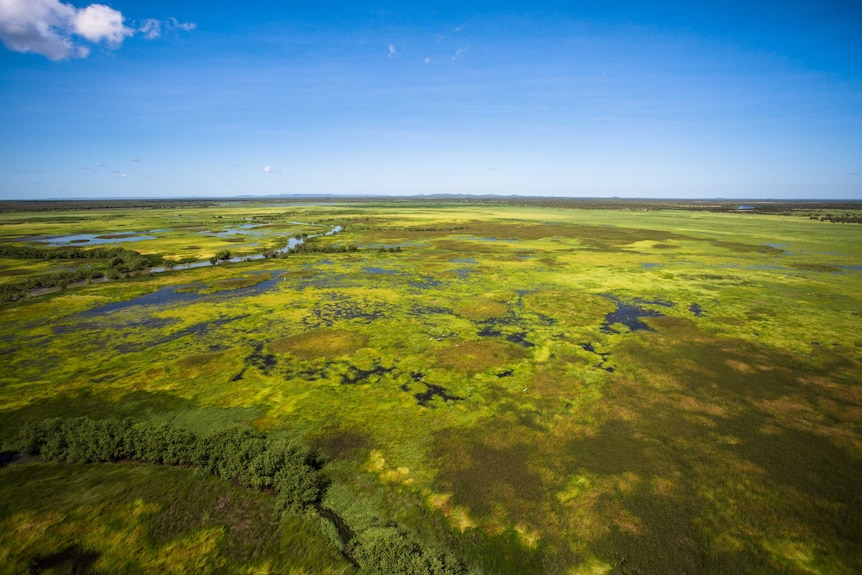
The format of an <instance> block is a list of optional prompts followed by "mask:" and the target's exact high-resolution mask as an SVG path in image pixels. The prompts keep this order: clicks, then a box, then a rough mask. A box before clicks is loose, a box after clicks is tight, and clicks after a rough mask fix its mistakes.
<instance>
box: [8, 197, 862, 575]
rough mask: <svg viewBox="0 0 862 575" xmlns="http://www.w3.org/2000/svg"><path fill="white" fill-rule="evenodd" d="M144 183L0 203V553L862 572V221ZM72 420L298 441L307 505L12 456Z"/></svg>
mask: <svg viewBox="0 0 862 575" xmlns="http://www.w3.org/2000/svg"><path fill="white" fill-rule="evenodd" d="M139 203H140V202H138V203H135V204H132V203H129V204H124V203H123V202H111V203H110V204H104V205H102V204H98V203H90V204H85V205H83V206H82V205H77V204H75V203H73V202H67V203H64V204H63V205H57V206H55V207H54V208H52V209H48V208H49V207H50V206H47V204H41V203H37V204H38V205H33V204H31V203H27V202H16V203H15V204H14V205H11V204H10V205H4V206H2V208H3V209H2V210H0V248H2V249H0V272H2V273H0V282H2V285H4V286H7V287H8V290H7V291H6V292H4V293H14V294H19V295H17V296H15V297H14V298H7V299H8V301H4V302H2V303H0V318H2V319H0V357H2V358H3V362H2V365H0V452H2V456H3V457H2V465H0V558H2V559H3V560H2V563H3V564H4V565H5V567H0V570H3V569H7V570H9V572H26V571H27V569H31V570H33V569H36V570H37V571H38V570H42V571H44V572H49V571H51V570H52V569H54V570H56V569H60V570H63V569H65V570H66V571H64V572H76V571H75V570H77V572H84V571H87V570H89V571H95V572H110V573H134V572H141V571H142V570H143V571H147V570H161V571H166V572H170V571H172V570H173V571H176V570H181V569H182V568H184V566H188V565H197V566H198V567H199V568H200V569H202V570H204V571H212V572H216V571H222V572H272V573H282V572H289V573H344V574H350V573H371V572H375V571H374V570H373V569H374V567H373V564H375V563H374V562H375V561H384V555H385V554H384V553H383V552H382V551H381V550H382V549H388V550H390V551H392V553H403V554H404V556H405V557H408V558H412V559H411V560H414V561H415V562H416V564H421V565H423V566H424V567H422V569H424V570H425V571H423V572H428V573H475V574H508V573H518V574H524V573H527V574H528V573H536V574H566V575H572V574H587V573H601V574H612V575H624V574H625V575H629V574H634V573H719V574H721V573H727V574H738V573H783V574H800V575H802V574H811V573H818V574H835V575H852V574H854V573H859V572H862V514H860V513H859V509H862V483H860V478H862V383H860V382H862V377H860V374H862V335H860V330H859V325H860V320H862V274H860V273H859V269H860V268H862V226H859V225H857V224H852V223H836V222H833V221H829V220H828V219H820V218H818V217H812V214H814V215H816V213H815V212H816V209H817V208H816V207H812V206H796V205H794V204H787V205H783V206H778V205H775V204H769V205H768V206H761V204H759V203H756V202H752V203H751V206H752V208H753V209H746V210H741V211H740V210H737V209H736V208H737V206H738V205H739V203H738V202H736V203H733V204H732V205H730V204H729V205H728V206H727V209H726V210H725V209H712V208H711V209H709V210H707V209H703V207H702V206H700V205H698V204H697V203H692V204H691V205H686V204H685V203H684V202H655V203H652V204H648V203H644V202H638V201H633V202H630V203H626V202H624V201H608V202H605V203H597V202H595V201H587V200H585V201H582V202H578V201H570V202H566V201H565V200H551V199H547V198H545V199H537V200H535V201H529V200H526V199H524V198H520V199H512V200H509V201H506V200H502V199H501V200H494V201H490V200H479V199H475V200H470V199H450V200H436V201H432V200H427V199H423V200H420V199H415V200H409V201H408V200H404V199H401V200H398V201H386V200H382V199H365V200H357V199H339V200H337V201H335V200H333V201H320V202H307V201H306V202H295V203H294V202H290V201H285V200H283V199H280V200H279V201H278V202H267V201H263V200H248V201H230V202H207V201H195V202H189V203H184V202H181V201H176V202H169V203H167V202H166V203H164V204H159V205H152V206H141V205H138V204H139ZM746 205H747V204H746ZM719 207H720V206H719ZM144 208H146V209H144ZM824 209H825V208H824ZM844 209H845V210H848V211H847V213H848V214H851V215H853V214H857V213H859V214H862V206H856V205H847V206H844ZM855 210H858V211H855ZM303 222H305V223H303ZM141 230H144V231H141ZM49 239H50V240H51V241H49ZM61 239H62V240H63V241H62V242H61V241H60V240H61ZM84 240H86V242H84ZM102 242H107V243H102ZM90 244H93V245H94V247H92V248H90V247H87V246H88V245H90ZM252 244H253V245H252ZM70 250H78V251H75V252H72V251H70ZM90 250H103V251H90ZM108 250H115V251H110V252H109V251H108ZM225 251H227V252H229V257H221V256H219V254H221V255H222V256H224V255H225ZM82 253H83V254H84V255H80V254H82ZM73 254H77V255H75V256H74V257H72V256H73ZM133 254H135V255H133ZM264 254H266V256H267V257H264ZM116 258H119V261H118V260H117V259H116ZM212 258H215V261H216V262H217V265H211V263H210V260H211V259H212ZM141 262H142V263H141ZM137 265H140V266H141V267H140V268H139V269H138V270H132V269H131V268H132V267H135V266H137ZM118 268H123V269H125V270H127V271H123V272H120V273H117V274H114V275H113V279H112V281H98V279H99V278H97V277H96V276H95V275H94V274H92V273H90V272H91V271H93V270H97V271H98V270H102V271H104V272H105V273H108V272H110V270H111V269H114V270H117V269H118ZM73 273H76V274H78V276H75V277H78V280H76V281H75V282H73V283H65V284H63V286H65V287H62V286H58V287H56V288H53V289H52V290H51V291H50V292H46V291H44V290H42V291H27V292H26V293H25V292H22V291H20V290H18V288H17V287H15V286H22V285H27V286H31V285H32V286H38V285H42V284H45V283H46V282H47V281H48V279H49V278H55V279H56V278H57V277H61V276H60V274H67V275H66V276H62V277H71V275H68V274H73ZM86 274H90V275H86ZM79 276H80V277H79ZM27 282H29V283H27ZM40 282H41V283H40ZM13 288H14V289H13ZM15 290H18V291H15ZM20 294H23V295H20ZM19 296H20V297H19ZM56 418H60V419H59V420H57V419H56ZM73 418H83V419H73ZM67 420H71V421H85V422H95V423H87V424H84V423H78V424H75V425H79V426H83V427H81V429H84V428H86V429H91V428H93V426H95V428H98V429H102V428H103V427H104V428H105V429H108V428H110V429H113V428H112V427H111V425H114V424H113V423H111V422H114V421H123V422H126V423H124V424H123V425H125V426H130V427H123V429H124V430H126V431H123V433H126V434H127V436H128V433H131V432H129V431H128V429H138V430H141V429H143V430H150V431H147V432H148V433H150V432H152V433H156V432H154V431H152V430H161V431H158V433H164V434H167V436H169V437H174V438H185V439H183V441H186V443H187V444H188V442H189V441H192V440H191V439H188V438H190V437H194V438H199V439H195V441H198V440H199V441H201V442H202V443H201V445H210V444H209V443H207V442H212V441H214V439H212V438H214V437H228V436H227V435H224V434H226V433H236V434H240V435H237V436H236V437H242V438H244V439H242V441H240V440H235V441H234V440H231V441H234V443H232V444H231V445H233V446H234V447H235V448H236V449H240V447H239V446H244V447H242V449H252V447H254V446H256V447H254V449H263V448H262V447H261V446H262V445H281V443H279V442H291V445H293V444H296V445H303V446H307V449H308V450H309V453H310V454H311V455H309V459H308V466H309V469H313V474H317V475H314V477H317V478H318V479H316V480H315V481H317V483H315V484H314V485H315V486H316V487H315V488H314V489H312V490H311V491H310V492H313V496H314V499H313V500H312V499H311V496H310V495H309V499H308V500H307V502H306V504H305V505H303V506H301V507H297V506H293V507H290V506H288V507H285V506H284V505H282V503H283V499H284V497H282V496H281V495H279V493H282V491H273V489H271V488H270V489H266V488H263V489H259V488H256V487H254V485H252V483H253V482H251V483H249V481H251V480H247V483H243V481H246V480H236V479H234V480H230V479H231V477H234V476H232V475H230V473H228V472H227V471H225V472H224V473H214V474H212V475H205V474H202V473H201V471H200V469H199V468H203V467H205V465H206V461H205V460H204V459H194V458H195V457H198V456H196V455H189V456H188V457H189V459H188V461H189V462H192V463H189V464H188V465H185V466H183V465H173V464H170V463H165V461H167V459H159V460H158V461H162V463H159V464H156V463H153V462H152V461H156V458H151V459H149V460H148V459H146V458H144V459H141V458H140V457H136V456H133V455H130V454H129V453H126V452H122V454H121V455H120V456H118V457H117V458H114V459H108V460H105V459H101V460H98V461H99V462H98V463H83V462H81V461H78V460H75V459H74V458H72V459H71V460H68V459H67V460H52V459H51V458H50V457H49V456H48V455H50V453H49V454H48V455H46V452H45V451H44V449H43V451H41V453H42V456H36V455H27V456H20V455H18V454H19V453H20V452H23V451H25V449H24V448H23V447H22V446H23V445H24V444H25V443H26V441H24V439H22V437H23V436H22V433H23V434H26V433H29V432H26V430H28V429H29V430H32V429H37V428H38V429H43V428H39V427H38V426H39V425H42V426H48V427H44V429H49V428H50V426H51V425H54V426H57V425H72V424H70V423H67V424H60V423H52V422H56V421H67ZM45 422H48V423H45ZM34 426H37V427H34ZM87 426H89V427H87ZM100 426H102V427H100ZM51 429H53V428H51ZM76 429H77V428H76ZM46 433H47V432H46ZM112 433H113V432H112ZM171 434H173V435H171ZM219 434H221V435H219ZM242 434H245V435H242ZM31 436H32V433H31ZM31 436H28V437H31ZM45 437H48V436H47V435H46V436H45ZM111 437H115V436H111ZM117 437H119V436H117ZM123 437H126V436H123ZM128 437H139V436H137V435H134V434H133V435H131V436H128ZM159 437H161V436H159ZM230 437H233V436H230ZM31 439H32V437H31ZM45 441H47V439H45ZM112 441H113V440H112ZM117 441H119V440H117ZM154 441H155V440H154ZM177 441H179V440H177ZM22 442H23V443H22ZM242 442H245V443H242ZM262 442H268V443H265V444H264V443H262ZM31 443H32V441H31ZM37 443H38V442H37ZM45 445H49V446H50V445H52V444H50V442H48V443H45ZM147 445H151V444H150V443H148V444H147ZM170 445H172V444H170V443H169V442H168V443H165V444H163V447H162V448H158V447H155V448H152V449H157V450H158V449H164V450H168V449H169V446H170ZM148 449H150V448H149V447H148ZM170 449H173V448H172V447H170ZM49 451H50V450H49ZM180 452H182V450H180ZM189 453H191V452H189ZM303 453H304V452H303ZM249 457H251V456H249ZM184 461H185V460H184ZM243 461H246V462H250V461H252V459H251V458H249V459H247V460H243ZM255 461H258V460H255ZM259 461H263V459H260V460H259ZM13 462H14V464H9V463H13ZM238 465H239V464H238ZM249 465H250V464H249ZM261 465H263V464H262V463H261ZM241 466H242V465H240V467H241ZM291 469H293V468H291ZM237 473H238V472H237ZM272 473H275V472H274V471H273V472H272ZM284 473H286V474H287V475H282V476H279V477H282V478H283V479H284V481H285V482H288V483H289V482H290V481H293V480H291V479H287V478H286V477H294V476H293V475H290V474H289V473H288V471H285V472H284ZM309 473H312V472H309ZM297 481H298V480H297ZM295 484H297V485H298V483H297V482H296V481H294V483H292V484H291V485H295ZM279 485H281V484H279ZM284 485H287V483H284ZM280 489H281V488H280ZM283 489H284V491H283V493H287V488H286V487H284V488H283ZM291 489H293V487H291ZM280 497H281V499H279V498H280ZM280 502H282V503H280ZM280 505H281V507H279V506H280ZM381 564H382V563H381ZM434 569H437V570H436V571H435V570H434ZM51 572H53V571H51ZM405 572H407V571H405Z"/></svg>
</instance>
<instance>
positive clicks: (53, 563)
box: [30, 543, 102, 575]
mask: <svg viewBox="0 0 862 575" xmlns="http://www.w3.org/2000/svg"><path fill="white" fill-rule="evenodd" d="M101 555H102V554H101V553H98V552H96V551H88V550H86V549H84V548H83V547H82V546H81V545H79V544H77V543H75V544H73V545H68V546H66V547H64V548H63V549H61V550H60V551H57V552H55V553H49V554H46V555H39V556H38V557H36V558H35V559H33V561H31V562H30V573H31V574H36V573H45V572H49V573H75V574H81V575H84V574H88V575H89V574H93V575H95V574H96V573H99V572H100V571H99V570H97V569H96V568H95V564H96V561H98V560H99V557H101Z"/></svg>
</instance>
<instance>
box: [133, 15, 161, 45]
mask: <svg viewBox="0 0 862 575" xmlns="http://www.w3.org/2000/svg"><path fill="white" fill-rule="evenodd" d="M138 32H140V33H141V34H143V35H144V38H146V39H147V40H153V39H155V38H158V37H159V36H161V35H162V23H161V22H159V21H158V20H156V19H155V18H146V19H145V20H143V21H142V22H141V23H140V24H139V25H138Z"/></svg>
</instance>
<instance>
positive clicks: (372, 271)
mask: <svg viewBox="0 0 862 575" xmlns="http://www.w3.org/2000/svg"><path fill="white" fill-rule="evenodd" d="M362 271H364V272H365V273H369V274H375V275H387V276H392V275H398V274H400V273H401V272H399V271H398V270H387V269H384V268H378V267H365V268H362Z"/></svg>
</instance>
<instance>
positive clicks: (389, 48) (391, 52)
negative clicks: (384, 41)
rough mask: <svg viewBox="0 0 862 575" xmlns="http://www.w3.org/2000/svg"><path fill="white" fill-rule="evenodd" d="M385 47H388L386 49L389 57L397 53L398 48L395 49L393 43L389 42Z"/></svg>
mask: <svg viewBox="0 0 862 575" xmlns="http://www.w3.org/2000/svg"><path fill="white" fill-rule="evenodd" d="M387 48H388V50H389V57H390V58H391V57H392V56H397V55H398V50H396V49H395V45H394V44H389V46H388V47H387Z"/></svg>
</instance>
